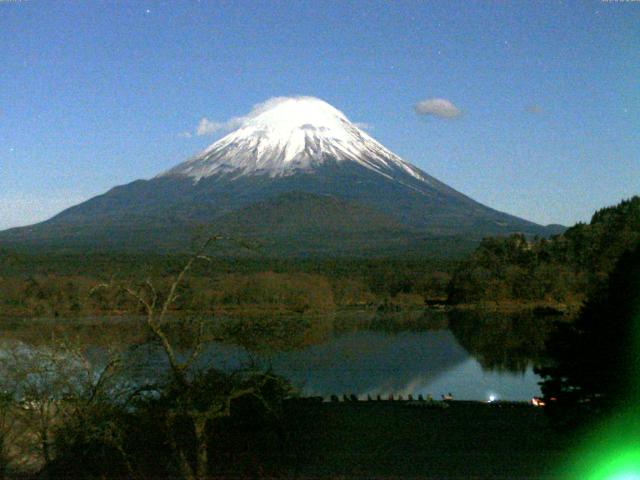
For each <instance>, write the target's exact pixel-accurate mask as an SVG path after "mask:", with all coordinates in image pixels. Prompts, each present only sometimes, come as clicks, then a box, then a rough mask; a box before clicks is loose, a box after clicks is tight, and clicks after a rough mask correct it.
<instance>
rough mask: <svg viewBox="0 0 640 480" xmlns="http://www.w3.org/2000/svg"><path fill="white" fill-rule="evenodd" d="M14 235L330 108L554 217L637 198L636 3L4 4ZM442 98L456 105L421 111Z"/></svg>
mask: <svg viewBox="0 0 640 480" xmlns="http://www.w3.org/2000/svg"><path fill="white" fill-rule="evenodd" d="M0 52H1V53H0V228H7V227H11V226H17V225H24V224H30V223H33V222H35V221H39V220H43V219H45V218H47V217H48V216H51V215H52V214H54V213H57V212H58V211H60V210H61V209H63V208H65V207H67V206H70V205H73V204H75V203H78V202H80V201H82V200H85V199H87V198H90V197H91V196H94V195H97V194H100V193H103V192H104V191H106V190H108V189H109V188H111V187H113V186H115V185H119V184H123V183H127V182H130V181H133V180H135V179H138V178H149V177H152V176H154V175H155V174H157V173H159V172H161V171H163V170H165V169H167V168H168V167H170V166H173V165H174V164H177V163H179V162H181V161H183V160H185V159H186V158H187V157H189V156H191V155H192V154H194V153H195V152H197V151H198V150H200V149H202V148H203V147H205V146H207V145H208V144H210V143H212V142H213V141H214V140H216V139H217V138H219V136H221V133H220V132H218V133H217V134H213V135H208V136H201V135H196V134H195V133H196V127H197V125H198V123H199V122H200V121H201V120H202V119H203V118H207V119H208V120H210V121H212V122H221V123H223V122H224V121H226V120H228V119H229V118H232V117H237V116H241V115H243V114H246V113H247V112H249V111H250V110H251V107H252V106H253V105H254V104H257V103H260V102H263V101H265V100H267V99H268V98H271V97H275V96H290V95H311V96H316V97H319V98H322V99H324V100H326V101H327V102H329V103H331V104H332V105H334V106H335V107H337V108H338V109H340V110H342V111H343V112H345V114H346V115H347V116H348V117H349V118H350V119H351V120H352V121H355V122H362V123H365V124H367V125H368V126H369V133H370V134H371V135H372V136H374V137H375V138H376V139H377V140H379V141H381V142H382V143H383V144H384V145H385V146H387V147H388V148H390V149H391V150H392V151H394V152H395V153H397V154H399V155H400V156H401V157H403V158H404V159H405V160H408V161H410V162H411V163H413V164H415V165H417V166H419V167H420V168H422V169H423V170H425V171H426V172H427V173H429V174H431V175H433V176H435V177H436V178H438V179H440V180H442V181H444V182H445V183H447V184H449V185H451V186H452V187H454V188H456V189H458V190H460V191H461V192H463V193H465V194H467V195H469V196H471V197H472V198H474V199H476V200H478V201H480V202H482V203H485V204H487V205H489V206H491V207H494V208H497V209H499V210H503V211H507V212H509V213H512V214H515V215H518V216H521V217H524V218H527V219H530V220H533V221H537V222H540V223H544V224H546V223H563V224H566V225H570V224H573V223H575V222H576V221H588V219H589V218H590V215H591V214H592V213H593V211H594V210H595V209H597V208H600V207H602V206H605V205H608V204H613V203H616V202H618V201H619V200H621V199H622V198H625V197H629V196H631V195H634V194H639V193H640V135H639V128H640V2H622V1H617V2H614V1H608V2H607V1H605V2H602V1H583V2H573V1H572V2H559V1H546V2H535V3H534V2H531V3H530V2H482V1H470V2H463V1H460V2H458V1H454V2H452V1H442V2H438V1H433V2H373V1H370V2H369V1H368V2H338V1H319V0H318V1H310V2H304V1H298V2H293V1H292V2H284V1H277V2H276V1H273V2H257V1H255V2H253V1H252V2H249V1H246V2H241V1H237V2H222V1H212V2H207V1H204V0H203V1H200V2H198V1H176V2H173V1H172V2H168V1H167V2H155V1H144V0H139V1H133V0H132V1H121V2H111V1H104V2H98V1H95V2H93V1H84V2H78V1H73V2H65V1H56V2H50V1H36V0H31V1H11V2H8V1H3V2H0ZM432 98H439V99H445V100H448V101H449V102H451V104H452V105H454V106H455V108H457V109H459V111H460V112H461V114H460V115H458V116H455V115H454V118H442V117H439V116H436V115H418V114H416V111H415V110H414V108H415V106H416V104H418V102H421V101H424V100H427V99H432Z"/></svg>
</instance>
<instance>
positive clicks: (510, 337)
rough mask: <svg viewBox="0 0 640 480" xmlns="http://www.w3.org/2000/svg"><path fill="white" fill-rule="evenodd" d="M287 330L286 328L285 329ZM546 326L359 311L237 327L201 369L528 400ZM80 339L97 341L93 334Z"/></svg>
mask: <svg viewBox="0 0 640 480" xmlns="http://www.w3.org/2000/svg"><path fill="white" fill-rule="evenodd" d="M132 321H133V320H132ZM287 322H288V323H287ZM51 323H52V322H51ZM51 323H49V322H47V324H49V325H50V324H51ZM283 323H284V324H286V325H287V327H286V328H281V326H282V325H283ZM105 325H106V327H105ZM229 325H233V328H229ZM247 325H251V327H250V328H248V327H247ZM550 325H551V320H550V319H548V318H536V317H534V316H532V315H528V314H518V315H498V314H487V313H480V312H458V313H448V314H447V313H443V312H418V313H416V312H414V313H413V314H412V315H406V314H380V313H371V312H356V313H350V314H349V315H335V314H334V315H326V316H310V317H309V316H307V317H302V316H298V317H297V316H291V317H287V318H286V319H274V318H271V319H269V320H268V321H261V322H256V321H253V320H250V321H247V320H246V319H245V320H234V321H233V322H231V323H228V324H227V327H226V329H227V331H228V332H229V331H230V332H232V334H231V337H232V338H233V339H234V342H235V344H231V343H228V342H225V343H220V342H209V343H207V345H206V347H205V349H204V350H203V352H202V354H201V356H200V362H199V363H200V365H201V366H205V365H209V366H211V365H215V366H217V367H219V368H223V369H228V370H232V369H235V368H238V367H240V366H242V365H245V364H247V363H248V362H252V363H254V364H258V365H260V366H262V367H271V368H272V370H273V371H274V373H276V374H279V375H282V376H284V377H286V378H287V379H289V380H290V381H291V383H292V384H293V385H294V386H295V387H296V388H297V389H299V391H300V392H301V393H302V394H303V395H305V396H323V397H325V398H327V399H328V398H329V397H330V396H331V395H338V396H342V395H350V394H355V395H357V396H358V397H359V398H361V399H365V398H367V396H371V397H372V398H375V397H376V396H377V395H380V396H382V397H383V398H387V397H388V396H389V395H394V396H398V395H402V396H404V397H405V398H406V397H407V396H408V395H413V396H414V397H418V396H419V395H423V396H424V397H425V398H426V397H427V396H428V395H432V396H433V398H434V399H439V398H440V397H441V395H443V394H447V393H451V394H452V395H453V397H454V398H455V399H459V400H489V399H491V398H493V399H496V400H515V401H518V400H520V401H527V400H530V399H531V397H533V396H538V395H540V389H539V386H538V381H539V380H540V379H539V378H538V377H537V375H535V373H534V372H533V366H534V365H535V364H536V363H537V362H538V361H539V360H540V358H541V353H542V347H543V345H544V339H545V338H546V335H547V334H548V331H549V329H550ZM30 328H31V330H33V325H31V326H30ZM92 328H93V329H95V328H96V327H95V324H94V323H91V322H88V323H87V325H84V326H79V325H76V326H75V329H74V332H76V333H77V332H78V331H81V330H82V329H89V330H91V329H92ZM105 328H109V327H108V322H106V321H105V322H103V323H101V324H100V329H101V331H102V330H104V329H105ZM43 330H44V328H43ZM19 332H20V329H19V328H18V329H13V330H12V331H11V332H10V333H11V334H12V336H14V337H16V338H20V335H19ZM16 333H18V335H16ZM85 333H86V335H87V338H92V339H93V338H97V335H95V333H94V332H92V331H88V332H85ZM5 337H6V335H5ZM22 341H26V342H27V343H31V342H29V341H28V340H24V339H23V340H22ZM96 350H101V347H99V348H97V349H94V352H95V351H96ZM137 355H143V356H144V357H145V360H144V362H140V363H141V364H143V365H144V367H141V368H139V369H136V373H135V375H136V376H137V375H140V376H141V377H144V378H149V377H151V376H153V375H154V374H155V373H157V372H158V371H161V370H163V369H164V368H165V367H164V366H163V363H164V362H163V356H162V354H161V353H160V352H159V351H158V350H157V349H155V350H154V349H153V348H149V349H147V350H144V351H141V350H140V349H138V350H137ZM100 356H101V355H96V356H95V358H99V357H100Z"/></svg>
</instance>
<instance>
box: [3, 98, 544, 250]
mask: <svg viewBox="0 0 640 480" xmlns="http://www.w3.org/2000/svg"><path fill="white" fill-rule="evenodd" d="M197 228H199V229H202V228H205V229H206V230H209V231H213V232H218V231H223V232H228V233H230V234H241V235H243V236H248V237H256V238H270V239H272V240H274V241H275V242H276V243H278V242H280V243H281V242H283V241H284V242H285V243H286V244H287V245H288V247H287V248H288V250H289V251H288V253H290V254H291V253H313V252H318V253H319V252H322V253H330V252H331V251H339V252H341V253H349V252H351V253H353V252H357V253H359V254H363V253H366V252H367V251H368V250H371V251H374V250H375V251H385V250H391V251H402V250H404V249H406V248H409V246H410V245H412V244H414V243H415V242H419V241H421V239H424V237H425V236H427V237H433V236H448V235H464V236H467V237H470V238H479V237H481V236H484V235H490V234H500V233H510V232H523V233H527V234H537V235H546V234H548V233H550V232H549V231H548V230H547V229H545V227H542V226H540V225H536V224H534V223H531V222H528V221H526V220H523V219H520V218H517V217H514V216H512V215H508V214H506V213H502V212H498V211H496V210H493V209H491V208H489V207H486V206H484V205H482V204H480V203H478V202H476V201H474V200H472V199H470V198H469V197H466V196H465V195H463V194H461V193H460V192H457V191H456V190H454V189H452V188H451V187H448V186H447V185H445V184H444V183H442V182H440V181H438V180H436V179H435V178H433V177H431V176H429V175H428V174H426V173H425V172H423V171H422V170H420V169H419V168H417V167H415V166H413V165H411V164H410V163H407V162H405V161H404V160H402V159H401V158H399V157H398V156H397V155H395V154H394V153H392V152H391V151H389V150H387V149H386V148H385V147H384V146H382V145H381V144H380V143H378V142H377V141H376V140H374V139H373V138H371V137H370V136H369V135H367V134H366V133H365V132H363V131H362V130H360V129H359V128H358V127H356V126H355V125H354V124H352V123H351V122H350V121H349V120H348V119H347V118H346V116H345V115H344V114H343V113H342V112H340V111H339V110H337V109H335V108H334V107H332V106H331V105H329V104H327V103H326V102H324V101H322V100H319V99H317V98H312V97H292V98H289V97H283V98H276V99H272V100H270V101H268V102H266V103H265V104H262V105H261V106H260V107H257V108H255V109H254V110H253V111H252V112H251V113H250V114H249V115H248V116H247V117H245V118H244V119H243V122H242V124H241V126H240V127H239V128H238V129H237V130H235V131H233V132H231V133H230V134H228V135H227V136H225V137H223V138H222V139H220V140H218V141H217V142H215V143H214V144H212V145H211V146H210V147H208V148H207V149H205V150H204V151H203V152H201V153H200V154H198V155H197V156H195V157H194V158H192V159H190V160H187V161H186V162H183V163H181V164H179V165H177V166H176V167H174V168H172V169H170V170H168V171H166V172H164V173H162V174H160V175H158V176H156V177H155V178H153V179H151V180H138V181H135V182H132V183H130V184H128V185H123V186H119V187H115V188H113V189H112V190H110V191H109V192H107V193H105V194H103V195H100V196H97V197H94V198H92V199H90V200H88V201H87V202H84V203H82V204H80V205H77V206H75V207H72V208H69V209H67V210H65V211H63V212H62V213H60V214H58V215H56V216H55V217H53V218H51V219H50V220H47V221H46V222H43V223H41V224H37V225H34V226H31V227H24V228H18V229H13V230H8V231H6V232H3V233H0V243H4V244H7V243H9V244H16V243H20V244H22V245H23V246H26V245H49V246H56V247H75V246H77V247H83V248H87V247H94V248H104V247H110V248H126V249H140V248H153V249H157V248H166V249H176V248H177V249H180V248H182V247H184V245H185V242H188V238H189V237H191V236H192V235H193V232H194V230H195V229H197ZM310 238H312V239H313V241H312V242H311V243H309V242H308V241H306V240H305V239H310Z"/></svg>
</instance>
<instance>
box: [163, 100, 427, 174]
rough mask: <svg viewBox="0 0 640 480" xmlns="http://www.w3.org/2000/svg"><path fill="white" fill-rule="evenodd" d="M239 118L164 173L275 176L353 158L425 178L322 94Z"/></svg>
mask: <svg viewBox="0 0 640 480" xmlns="http://www.w3.org/2000/svg"><path fill="white" fill-rule="evenodd" d="M241 121H242V123H241V125H240V127H239V128H238V129H237V130H235V131H233V132H231V133H230V134H228V135H227V136H225V137H223V138H222V139H220V140H218V141H217V142H215V143H214V144H212V145H211V146H209V147H208V148H206V149H205V150H204V151H202V152H201V153H200V154H198V155H196V156H195V157H194V158H192V159H190V160H187V161H186V162H183V163H181V164H179V165H177V166H176V167H174V168H172V169H171V170H169V171H167V172H165V173H163V174H161V175H160V176H161V177H162V176H188V177H193V178H194V179H196V180H200V179H201V178H204V177H210V176H212V175H217V174H223V173H228V174H230V176H232V177H240V176H243V175H268V176H271V177H277V176H287V175H291V174H294V173H296V172H300V171H310V170H313V168H314V167H316V166H318V165H320V164H322V163H324V162H326V161H336V162H343V161H353V162H357V163H358V164H360V165H362V166H364V167H366V168H368V169H370V170H373V171H375V172H377V173H379V174H382V175H384V176H386V177H389V178H391V177H392V176H393V172H394V171H397V170H398V169H401V170H402V171H404V172H405V173H408V174H409V175H411V176H412V177H414V178H416V179H419V180H425V178H423V175H422V174H421V172H420V171H419V170H418V169H417V168H415V167H414V166H412V165H411V164H409V163H407V162H405V161H403V160H402V159H401V158H400V157H398V156H397V155H395V154H394V153H392V152H390V151H389V150H387V149H386V148H385V147H383V146H382V145H381V144H380V143H378V142H377V141H376V140H374V139H373V138H371V137H370V136H369V135H367V134H366V133H365V132H363V131H362V130H360V129H359V128H358V127H356V126H355V125H354V124H353V123H351V122H350V121H349V120H348V119H347V117H346V116H345V114H344V113H342V112H341V111H340V110H338V109H336V108H334V107H333V106H331V105H329V104H328V103H327V102H325V101H323V100H320V99H318V98H314V97H278V98H273V99H271V100H268V101H267V102H265V103H263V104H261V105H259V106H257V107H255V108H254V109H253V110H252V112H251V113H250V114H249V115H248V116H246V117H244V118H242V119H241Z"/></svg>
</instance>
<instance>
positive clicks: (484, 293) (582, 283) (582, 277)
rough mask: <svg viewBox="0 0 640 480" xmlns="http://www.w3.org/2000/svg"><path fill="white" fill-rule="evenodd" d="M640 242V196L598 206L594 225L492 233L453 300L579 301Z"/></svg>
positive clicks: (455, 283) (464, 268) (466, 265)
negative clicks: (528, 234) (546, 234)
mask: <svg viewBox="0 0 640 480" xmlns="http://www.w3.org/2000/svg"><path fill="white" fill-rule="evenodd" d="M638 241H640V197H633V198H632V199H630V200H625V201H623V202H621V203H620V204H618V205H616V206H613V207H608V208H603V209H601V210H598V211H597V212H596V213H595V214H594V215H593V217H592V219H591V222H590V223H589V224H583V223H579V224H577V225H575V226H573V227H571V228H569V229H568V230H567V231H566V232H564V233H563V234H561V235H557V236H554V237H552V238H551V239H548V240H547V239H534V240H528V239H527V238H525V237H524V236H523V235H511V236H509V237H492V238H486V239H484V240H483V241H482V243H481V244H480V246H479V247H478V248H477V249H476V251H475V252H474V253H473V254H472V255H471V256H470V257H469V258H468V259H467V260H466V261H464V262H463V263H462V264H461V265H460V267H459V268H458V269H457V270H456V271H455V273H454V275H453V278H452V281H451V283H450V285H449V299H450V301H452V302H453V303H474V302H483V301H517V302H522V301H528V302H545V303H553V304H560V303H565V304H578V303H579V302H580V301H582V300H583V299H584V296H585V294H587V293H588V292H590V291H592V290H593V289H595V288H598V286H599V285H601V283H602V281H603V280H604V279H606V277H607V275H608V274H609V272H611V270H612V269H613V266H614V264H615V262H616V260H617V259H618V258H619V257H620V255H621V254H622V252H624V251H625V250H627V249H629V248H631V247H633V246H634V245H635V244H637V243H638Z"/></svg>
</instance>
